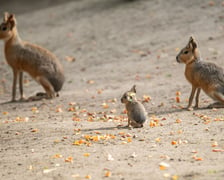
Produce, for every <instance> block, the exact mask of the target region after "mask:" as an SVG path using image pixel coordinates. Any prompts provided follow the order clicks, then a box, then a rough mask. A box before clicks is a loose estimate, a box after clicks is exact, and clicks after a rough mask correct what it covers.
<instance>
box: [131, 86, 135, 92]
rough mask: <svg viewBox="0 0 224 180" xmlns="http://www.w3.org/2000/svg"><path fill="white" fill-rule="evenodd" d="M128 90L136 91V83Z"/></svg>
mask: <svg viewBox="0 0 224 180" xmlns="http://www.w3.org/2000/svg"><path fill="white" fill-rule="evenodd" d="M130 91H131V92H134V93H136V85H134V86H133V87H132V88H131V90H130Z"/></svg>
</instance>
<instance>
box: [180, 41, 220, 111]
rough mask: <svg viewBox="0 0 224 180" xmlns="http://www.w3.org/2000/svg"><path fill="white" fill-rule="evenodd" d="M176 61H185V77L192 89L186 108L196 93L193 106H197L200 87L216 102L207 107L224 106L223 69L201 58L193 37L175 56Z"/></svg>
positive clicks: (189, 106)
mask: <svg viewBox="0 0 224 180" xmlns="http://www.w3.org/2000/svg"><path fill="white" fill-rule="evenodd" d="M176 60H177V62H179V63H185V64H186V68H185V77H186V79H187V80H188V81H189V82H190V83H191V85H192V90H191V95H190V98H189V104H188V106H187V108H188V109H191V105H192V101H193V98H194V95H195V92H197V93H196V103H195V108H198V103H199V95H200V91H201V89H202V90H203V91H204V92H205V93H206V94H207V95H208V96H210V97H211V98H212V99H213V100H215V101H216V103H214V104H211V105H209V106H208V107H209V108H223V107H224V71H223V69H222V68H221V67H218V66H217V65H215V64H214V63H208V62H204V61H202V60H201V57H200V53H199V50H198V45H197V42H196V41H195V40H194V38H193V37H190V40H189V42H188V44H187V46H186V47H184V48H183V49H182V50H181V51H180V52H179V54H178V55H177V57H176Z"/></svg>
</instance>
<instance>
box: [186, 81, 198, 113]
mask: <svg viewBox="0 0 224 180" xmlns="http://www.w3.org/2000/svg"><path fill="white" fill-rule="evenodd" d="M196 89H197V88H196V87H195V86H193V85H192V89H191V95H190V97H189V103H188V106H187V109H188V110H192V108H191V105H192V101H193V99H194V94H195V91H196Z"/></svg>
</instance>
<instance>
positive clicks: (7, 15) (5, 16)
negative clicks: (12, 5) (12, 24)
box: [3, 12, 9, 22]
mask: <svg viewBox="0 0 224 180" xmlns="http://www.w3.org/2000/svg"><path fill="white" fill-rule="evenodd" d="M8 18H9V13H8V12H5V13H4V16H3V22H7V20H8Z"/></svg>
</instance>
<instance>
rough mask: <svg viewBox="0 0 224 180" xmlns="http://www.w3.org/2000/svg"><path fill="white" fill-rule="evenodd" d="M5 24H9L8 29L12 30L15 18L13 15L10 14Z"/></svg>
mask: <svg viewBox="0 0 224 180" xmlns="http://www.w3.org/2000/svg"><path fill="white" fill-rule="evenodd" d="M7 23H9V24H10V29H11V30H12V29H13V28H14V27H15V25H16V18H15V15H14V14H10V15H9V16H8V19H7Z"/></svg>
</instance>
